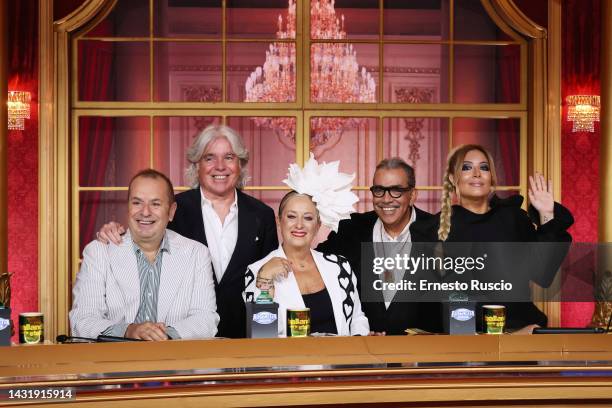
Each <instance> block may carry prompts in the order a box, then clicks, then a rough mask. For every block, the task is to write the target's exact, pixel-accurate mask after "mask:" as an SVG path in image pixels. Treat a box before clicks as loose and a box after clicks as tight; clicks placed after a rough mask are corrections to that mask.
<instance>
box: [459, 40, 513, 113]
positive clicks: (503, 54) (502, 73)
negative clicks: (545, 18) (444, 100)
mask: <svg viewBox="0 0 612 408" xmlns="http://www.w3.org/2000/svg"><path fill="white" fill-rule="evenodd" d="M520 72H521V61H520V46H518V45H505V46H477V45H456V46H455V73H454V85H453V86H454V94H455V103H519V102H520V84H521V74H520Z"/></svg>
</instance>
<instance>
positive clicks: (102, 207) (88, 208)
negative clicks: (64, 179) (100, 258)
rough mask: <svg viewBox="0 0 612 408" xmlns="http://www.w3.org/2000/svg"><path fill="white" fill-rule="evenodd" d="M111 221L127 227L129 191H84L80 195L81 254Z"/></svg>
mask: <svg viewBox="0 0 612 408" xmlns="http://www.w3.org/2000/svg"><path fill="white" fill-rule="evenodd" d="M109 221H117V222H119V223H121V224H122V225H124V226H126V227H127V191H82V192H80V193H79V238H80V239H79V254H82V253H83V248H84V247H85V245H87V244H89V243H90V242H91V241H93V240H94V239H95V238H96V232H97V231H99V230H100V228H101V227H102V225H104V224H105V223H107V222H109Z"/></svg>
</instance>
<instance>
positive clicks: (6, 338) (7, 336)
mask: <svg viewBox="0 0 612 408" xmlns="http://www.w3.org/2000/svg"><path fill="white" fill-rule="evenodd" d="M10 345H11V309H7V308H0V346H10Z"/></svg>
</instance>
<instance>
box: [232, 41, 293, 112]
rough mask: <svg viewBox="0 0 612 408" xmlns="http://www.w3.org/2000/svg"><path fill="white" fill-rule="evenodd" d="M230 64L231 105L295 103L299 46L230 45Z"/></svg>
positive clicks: (267, 44) (286, 44)
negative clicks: (296, 54)
mask: <svg viewBox="0 0 612 408" xmlns="http://www.w3.org/2000/svg"><path fill="white" fill-rule="evenodd" d="M227 63H228V73H227V90H228V93H229V100H230V101H231V102H294V101H295V99H296V96H295V95H296V94H295V92H296V85H295V84H296V80H295V78H296V76H295V44H293V43H272V44H269V43H234V44H228V46H227Z"/></svg>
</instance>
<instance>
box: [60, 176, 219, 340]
mask: <svg viewBox="0 0 612 408" xmlns="http://www.w3.org/2000/svg"><path fill="white" fill-rule="evenodd" d="M175 211H176V202H175V200H174V194H173V187H172V183H171V182H170V180H169V179H168V178H167V177H166V176H165V175H164V174H162V173H160V172H158V171H156V170H152V169H148V170H143V171H141V172H139V173H138V174H137V175H136V176H134V178H132V181H131V182H130V186H129V190H128V232H127V233H126V234H125V235H124V237H123V240H122V242H121V243H120V244H118V245H115V244H111V245H105V244H102V243H101V242H99V241H93V242H91V243H90V244H89V245H87V246H86V247H85V249H84V251H83V264H82V266H81V270H80V272H79V274H78V275H77V281H76V283H75V286H74V288H73V299H74V302H73V306H72V310H71V312H70V324H71V328H72V334H73V335H75V336H82V337H97V336H98V335H100V334H105V335H113V336H125V337H129V338H135V339H142V340H167V339H169V338H170V339H177V338H204V337H213V336H214V335H215V334H216V332H217V324H218V322H219V316H218V314H217V312H216V302H215V289H214V283H213V277H212V267H211V260H210V254H209V252H208V249H207V248H206V247H205V246H204V245H202V244H201V243H199V242H196V241H193V240H190V239H188V238H185V237H183V236H181V235H179V234H177V233H175V232H173V231H171V230H168V229H166V226H167V225H168V223H169V222H170V221H171V220H172V218H173V217H174V214H175Z"/></svg>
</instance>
